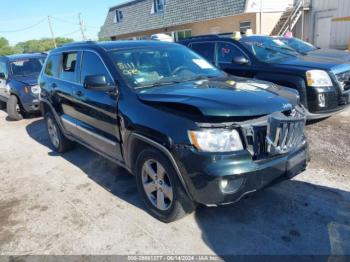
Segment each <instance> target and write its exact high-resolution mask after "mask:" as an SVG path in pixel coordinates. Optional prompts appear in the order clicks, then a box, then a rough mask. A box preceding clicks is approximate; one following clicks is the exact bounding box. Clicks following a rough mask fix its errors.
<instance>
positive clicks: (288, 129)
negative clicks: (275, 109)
mask: <svg viewBox="0 0 350 262" xmlns="http://www.w3.org/2000/svg"><path fill="white" fill-rule="evenodd" d="M304 126H305V120H304V119H295V120H281V119H277V118H273V117H270V118H269V120H268V128H267V136H266V142H267V144H268V146H267V151H268V153H270V154H272V155H276V154H284V153H287V152H289V151H290V150H291V149H293V148H295V147H296V146H298V145H299V144H301V143H302V141H303V140H304Z"/></svg>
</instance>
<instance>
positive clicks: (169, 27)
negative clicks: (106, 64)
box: [99, 0, 294, 40]
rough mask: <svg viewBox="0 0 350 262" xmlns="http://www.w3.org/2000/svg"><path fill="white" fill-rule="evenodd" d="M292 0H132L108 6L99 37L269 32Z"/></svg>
mask: <svg viewBox="0 0 350 262" xmlns="http://www.w3.org/2000/svg"><path fill="white" fill-rule="evenodd" d="M293 3H294V1H293V0H278V1H276V0H133V1H130V2H127V3H124V4H120V5H117V6H113V7H111V8H110V9H109V11H108V15H107V18H106V20H105V23H104V25H103V26H102V27H101V31H100V33H99V37H100V38H107V39H112V40H117V39H148V38H149V37H150V36H151V35H153V34H157V33H166V34H169V35H171V36H173V38H174V39H175V40H181V39H183V38H186V37H190V36H196V35H203V34H221V33H232V32H235V31H241V32H242V33H244V32H245V31H246V30H247V29H252V31H253V33H258V34H270V33H271V32H272V30H273V29H274V28H275V25H276V24H277V23H278V21H280V18H281V16H282V14H283V13H284V12H285V10H287V9H289V8H290V7H291V6H293Z"/></svg>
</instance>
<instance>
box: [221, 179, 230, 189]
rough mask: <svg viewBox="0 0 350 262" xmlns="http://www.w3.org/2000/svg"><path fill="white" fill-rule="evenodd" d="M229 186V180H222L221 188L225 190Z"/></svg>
mask: <svg viewBox="0 0 350 262" xmlns="http://www.w3.org/2000/svg"><path fill="white" fill-rule="evenodd" d="M227 185H228V180H227V179H223V180H221V182H220V186H221V188H222V189H225V188H226V187H227Z"/></svg>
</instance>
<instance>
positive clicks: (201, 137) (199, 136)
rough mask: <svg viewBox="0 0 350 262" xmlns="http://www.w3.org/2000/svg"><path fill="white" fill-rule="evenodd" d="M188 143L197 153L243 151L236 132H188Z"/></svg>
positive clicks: (224, 130)
mask: <svg viewBox="0 0 350 262" xmlns="http://www.w3.org/2000/svg"><path fill="white" fill-rule="evenodd" d="M188 135H189V138H190V141H191V143H192V145H194V146H195V147H196V148H197V149H198V150H199V151H204V152H233V151H239V150H243V145H242V141H241V138H240V137H239V134H238V132H237V130H235V129H232V130H228V129H202V130H198V131H189V132H188Z"/></svg>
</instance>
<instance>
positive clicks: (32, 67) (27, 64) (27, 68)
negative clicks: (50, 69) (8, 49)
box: [10, 57, 45, 76]
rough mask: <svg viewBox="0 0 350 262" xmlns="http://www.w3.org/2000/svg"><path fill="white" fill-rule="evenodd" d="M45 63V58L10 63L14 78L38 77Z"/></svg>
mask: <svg viewBox="0 0 350 262" xmlns="http://www.w3.org/2000/svg"><path fill="white" fill-rule="evenodd" d="M44 62H45V58H44V57H40V58H28V59H20V60H16V61H13V62H11V63H10V68H11V70H12V74H13V75H14V76H27V75H38V74H39V73H40V71H41V68H42V67H43V64H44Z"/></svg>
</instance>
